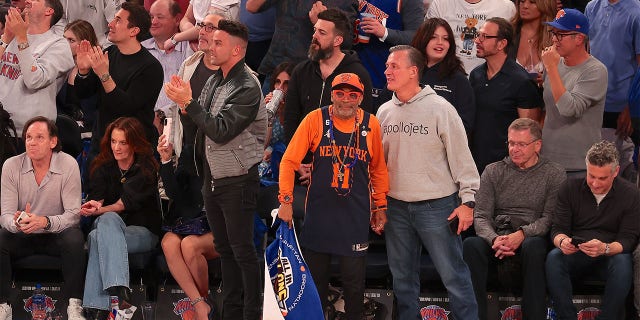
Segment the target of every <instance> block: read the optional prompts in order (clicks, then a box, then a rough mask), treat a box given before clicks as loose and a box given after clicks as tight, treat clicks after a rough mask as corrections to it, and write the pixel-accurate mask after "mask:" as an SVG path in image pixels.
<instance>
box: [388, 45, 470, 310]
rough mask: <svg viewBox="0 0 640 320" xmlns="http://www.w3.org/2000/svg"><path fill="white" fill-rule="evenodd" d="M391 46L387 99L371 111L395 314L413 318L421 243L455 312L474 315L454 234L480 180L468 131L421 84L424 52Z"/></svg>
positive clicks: (466, 219) (463, 223)
mask: <svg viewBox="0 0 640 320" xmlns="http://www.w3.org/2000/svg"><path fill="white" fill-rule="evenodd" d="M390 51H391V54H390V55H389V58H388V59H387V69H386V70H385V76H386V78H387V88H388V89H389V90H391V91H393V92H394V93H393V98H392V99H391V101H388V102H386V103H384V104H383V105H382V106H380V109H379V110H378V113H377V115H376V116H377V117H378V119H379V120H380V125H381V127H382V145H383V147H384V156H385V160H386V161H387V168H388V171H389V187H390V189H389V193H388V200H387V206H388V209H387V213H388V223H387V226H386V227H385V229H386V230H387V236H386V240H387V255H388V259H389V267H390V269H391V273H392V275H393V292H394V294H395V296H396V299H397V301H398V319H415V318H416V317H417V316H418V296H419V294H420V285H419V283H420V279H419V275H420V268H419V267H420V252H421V251H422V246H423V245H424V246H425V248H426V249H427V251H428V252H429V256H430V257H431V260H432V261H433V263H434V264H435V267H436V270H437V271H438V273H439V274H440V278H441V279H442V282H443V283H444V285H445V287H446V288H447V291H448V293H449V297H450V306H451V312H452V313H453V317H455V318H456V319H460V320H464V319H477V318H478V316H477V314H478V307H477V304H476V302H475V299H469V297H472V296H473V286H472V284H471V275H470V273H469V269H468V268H467V265H466V264H465V263H464V260H463V259H462V242H461V240H460V237H459V236H458V235H459V234H460V232H462V231H464V230H466V229H468V228H469V227H470V226H471V225H472V224H473V208H474V207H475V202H474V195H475V193H476V190H478V186H479V184H480V177H479V176H478V170H477V169H476V166H475V164H474V162H473V158H472V157H471V151H469V147H468V145H467V143H466V139H467V138H466V137H467V134H466V133H465V130H464V126H463V125H462V120H461V119H460V116H458V112H457V111H456V109H455V108H454V107H453V106H452V105H451V104H450V103H449V102H447V100H445V99H444V98H442V97H440V96H438V95H437V94H436V93H435V91H433V89H431V88H430V87H428V86H427V87H424V88H421V87H420V83H419V81H420V76H421V75H422V68H423V67H424V57H423V56H422V54H421V53H420V52H419V51H418V50H417V49H415V48H413V47H411V46H406V45H400V46H395V47H392V48H391V49H390ZM460 199H461V200H462V203H463V204H460ZM456 220H458V221H459V223H458V225H457V227H451V230H450V226H449V224H450V223H451V224H453V226H455V223H456ZM454 228H455V229H454Z"/></svg>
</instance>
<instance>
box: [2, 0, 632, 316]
mask: <svg viewBox="0 0 640 320" xmlns="http://www.w3.org/2000/svg"><path fill="white" fill-rule="evenodd" d="M0 2H2V3H1V4H0V36H1V37H0V56H1V59H0V160H2V163H4V165H3V166H2V180H0V182H1V198H0V210H1V215H0V224H1V226H2V229H0V320H4V319H11V315H12V310H11V307H10V306H9V304H8V302H10V301H9V298H10V296H9V290H8V288H9V282H10V280H11V275H12V264H11V262H12V261H13V260H15V259H17V258H19V257H22V256H25V255H30V254H36V253H44V254H49V255H54V256H60V257H61V258H62V269H63V276H64V280H65V285H64V286H63V290H62V293H63V296H64V297H63V298H64V305H65V306H66V307H67V308H66V310H67V315H68V318H69V319H104V318H105V317H106V316H107V313H108V312H107V310H108V309H109V308H110V303H109V296H118V297H119V301H120V305H119V307H120V308H123V309H126V308H128V307H129V306H130V302H131V297H130V289H129V285H130V284H129V268H128V262H127V253H137V252H145V251H150V250H153V249H154V248H156V247H161V248H162V250H163V251H164V253H165V256H166V258H167V264H168V267H169V270H170V272H171V274H172V275H173V277H174V278H175V279H176V281H177V283H178V284H179V285H180V286H181V287H182V289H183V290H184V291H185V294H186V295H187V296H188V298H189V299H190V301H191V306H192V307H193V308H194V310H195V314H196V319H199V320H202V319H207V317H208V316H209V314H210V313H211V312H212V307H211V305H210V304H209V302H208V301H207V300H206V298H205V297H206V296H207V292H208V285H209V279H208V276H207V275H206V274H207V273H206V268H207V260H210V259H214V258H219V259H220V261H221V266H222V280H223V283H224V285H225V291H224V292H225V294H224V298H223V305H224V308H223V309H224V318H225V319H259V317H260V306H261V302H260V299H261V295H260V292H261V290H262V285H261V284H262V281H260V270H259V258H258V257H257V252H259V250H258V251H256V248H255V246H254V243H253V230H254V227H253V223H254V215H255V214H256V211H258V210H257V209H258V208H257V206H258V199H259V195H260V193H261V189H260V179H261V178H262V179H263V181H264V180H269V181H270V182H269V183H267V184H266V185H271V184H272V183H275V182H276V181H277V180H278V178H280V179H281V181H280V182H281V184H280V188H279V192H278V195H275V194H270V197H272V198H274V199H273V202H272V203H274V202H276V200H275V199H276V198H277V201H278V202H280V204H281V207H280V210H281V211H282V212H281V218H283V219H284V220H285V221H287V222H290V221H291V220H292V217H296V216H298V217H300V216H305V217H306V218H307V219H304V222H305V224H303V227H302V228H301V229H302V233H301V236H300V239H301V245H302V248H303V253H304V254H305V256H306V257H308V260H309V266H310V271H311V273H312V274H315V276H316V277H317V278H318V280H319V286H318V291H319V292H320V293H321V295H320V297H321V299H324V300H323V301H325V300H326V295H327V292H326V289H327V288H326V286H327V282H328V275H329V272H328V269H327V268H328V261H330V257H331V255H338V256H340V257H341V259H342V260H341V264H342V271H341V273H342V275H343V279H342V281H343V283H344V285H345V290H347V291H348V292H347V295H348V297H347V300H348V301H347V310H346V318H347V319H360V317H361V313H362V312H363V310H362V308H361V306H360V305H359V304H360V302H361V301H360V299H359V298H357V297H358V296H360V295H361V293H362V291H363V288H364V281H365V277H364V274H363V273H364V267H363V266H364V263H365V262H364V261H365V260H364V256H365V255H366V252H367V248H368V243H367V237H368V232H369V230H368V228H369V227H371V229H372V231H373V232H376V233H378V234H381V233H382V232H383V231H384V232H385V233H386V246H387V248H388V263H389V267H390V270H391V274H392V277H393V289H394V294H395V296H396V299H397V315H398V319H410V318H414V317H416V316H417V315H418V307H417V298H418V294H419V292H420V289H421V288H420V281H419V277H418V273H419V272H418V270H419V269H418V266H419V263H420V254H421V252H422V250H423V247H424V248H425V249H426V251H427V252H428V253H429V255H430V256H431V258H432V261H433V262H434V264H435V267H436V270H437V272H438V273H439V275H440V277H441V279H442V282H443V284H444V285H445V288H446V289H447V291H448V294H449V297H450V303H451V309H452V313H453V316H454V317H455V318H456V319H467V318H468V319H478V318H479V319H487V318H488V317H487V312H486V309H487V301H486V288H487V281H490V279H491V272H492V271H493V270H496V266H497V270H498V271H497V272H498V274H499V275H500V276H503V275H504V276H505V277H507V273H509V272H511V271H513V270H511V268H510V267H512V266H514V265H517V266H519V269H517V270H516V274H517V275H519V276H516V277H511V275H508V277H511V278H509V279H517V280H516V281H517V282H522V289H523V291H522V293H523V312H524V314H525V318H531V319H539V318H541V317H542V316H544V314H543V312H544V311H543V309H545V308H546V305H545V304H544V299H545V297H546V296H547V292H548V293H549V296H550V297H551V298H552V299H553V301H554V307H555V308H556V312H557V314H558V316H559V318H561V319H565V318H571V317H572V315H573V314H575V308H574V307H573V306H572V304H571V300H570V298H571V295H572V290H571V285H570V280H569V278H570V277H569V275H571V274H573V273H580V274H584V273H590V274H591V275H593V276H595V277H599V278H601V279H602V280H604V281H605V282H606V287H605V290H604V294H605V299H604V300H603V304H602V308H601V309H602V310H601V312H602V315H604V316H607V317H610V318H612V319H618V318H619V315H620V310H621V308H622V305H621V303H620V301H623V300H624V297H626V295H627V293H628V292H629V291H630V289H631V288H632V287H633V288H634V291H635V297H636V300H635V306H636V308H638V310H640V249H638V250H636V246H637V244H638V237H639V236H640V225H639V222H640V219H638V218H639V217H638V215H639V214H640V212H638V210H640V194H639V192H638V188H637V187H636V186H635V185H634V184H635V183H636V182H637V178H638V177H637V170H636V168H637V166H636V165H635V164H634V160H633V156H634V151H635V150H637V146H636V145H634V143H633V141H632V140H631V139H630V136H632V134H633V133H634V130H640V128H635V127H633V125H632V121H631V120H632V119H631V115H632V114H634V110H635V109H634V108H639V107H640V106H634V105H632V104H631V103H630V102H629V95H630V89H631V88H633V87H632V85H631V82H632V79H633V77H634V75H635V74H636V71H637V70H638V66H639V65H640V2H638V1H637V0H591V1H589V2H588V3H587V1H577V0H576V1H561V0H515V1H510V0H423V1H420V0H407V1H401V0H325V1H314V0H190V1H187V0H182V1H178V0H144V1H142V0H138V1H133V0H132V1H125V0H105V1H100V2H99V5H98V4H94V3H88V2H89V1H85V0H73V1H69V0H13V1H8V0H7V1H6V3H4V2H5V1H4V0H0ZM631 93H633V92H631ZM60 117H71V118H72V119H73V120H75V121H76V123H77V124H78V127H79V128H80V131H82V132H84V134H83V135H82V136H77V137H75V136H71V137H69V135H68V134H67V132H59V131H58V127H61V125H62V123H61V122H60V123H58V126H57V125H56V121H62V120H56V119H60ZM354 121H355V124H354ZM371 125H374V126H375V128H371V127H370V126H371ZM334 126H335V127H334ZM354 137H355V138H354ZM70 139H72V140H73V141H70ZM80 139H84V140H85V142H86V149H85V150H84V152H83V153H82V154H73V155H71V156H72V157H70V156H69V155H67V154H66V153H64V152H62V151H61V147H64V145H65V144H72V143H75V140H80ZM361 140H362V141H361ZM607 141H609V142H607ZM290 143H291V145H290V147H289V148H287V145H288V144H290ZM352 143H353V144H352ZM505 143H506V145H505ZM73 157H77V159H76V161H78V162H83V161H84V162H86V163H88V165H86V167H87V168H88V170H82V166H76V165H75V162H76V161H74V159H73ZM283 157H284V158H283ZM383 158H384V161H382V160H383ZM281 159H283V165H282V167H281V168H280V166H279V164H280V161H281ZM380 161H382V163H380ZM79 169H80V170H79ZM279 169H282V170H279ZM267 172H268V173H267ZM278 174H279V175H280V176H278ZM267 175H269V176H267ZM265 183H266V182H265ZM265 183H263V185H265ZM158 185H160V188H158ZM159 189H160V190H159ZM294 196H295V197H294ZM161 197H163V198H164V200H165V201H166V202H167V203H168V206H165V207H166V208H167V210H168V211H167V212H165V213H164V214H163V213H162V206H161V204H162V201H161ZM294 198H295V199H294ZM294 201H295V202H294ZM302 202H304V204H301V203H302ZM296 203H297V204H298V205H296ZM269 209H271V208H269ZM294 211H296V212H294ZM297 211H300V212H297ZM327 211H330V212H331V214H328V213H327ZM81 218H82V219H85V220H86V221H89V224H88V225H89V230H84V234H83V230H81V229H80V220H81ZM346 226H348V227H346ZM356 226H357V227H356ZM472 226H474V227H475V230H474V228H472ZM329 235H331V236H329ZM327 237H328V238H330V239H331V241H327ZM85 242H86V248H88V253H87V250H86V249H85ZM24 248H28V249H24ZM634 250H635V251H637V252H635V254H632V253H634ZM105 261H108V262H109V263H108V266H107V265H106V264H105ZM513 261H517V262H516V263H513ZM85 270H86V272H85ZM585 270H589V271H590V272H586V271H585ZM612 270H613V271H612ZM521 275H524V277H522V276H521ZM633 278H635V280H636V282H635V283H634V282H633V281H632V279H633ZM323 295H324V296H323ZM470 299H471V301H473V302H475V303H470V302H469V301H470ZM545 310H546V309H545ZM638 314H639V316H640V311H639V312H638Z"/></svg>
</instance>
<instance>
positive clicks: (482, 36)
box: [473, 33, 500, 42]
mask: <svg viewBox="0 0 640 320" xmlns="http://www.w3.org/2000/svg"><path fill="white" fill-rule="evenodd" d="M473 38H474V39H478V40H480V42H484V41H485V40H487V39H496V38H500V36H489V35H487V34H486V33H476V36H475V37H473Z"/></svg>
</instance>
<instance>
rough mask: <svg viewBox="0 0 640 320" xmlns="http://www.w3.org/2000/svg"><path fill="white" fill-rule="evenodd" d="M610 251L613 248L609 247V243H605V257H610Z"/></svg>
mask: <svg viewBox="0 0 640 320" xmlns="http://www.w3.org/2000/svg"><path fill="white" fill-rule="evenodd" d="M610 251H611V247H610V246H609V244H608V243H605V244H604V255H605V256H608V255H609V252H610Z"/></svg>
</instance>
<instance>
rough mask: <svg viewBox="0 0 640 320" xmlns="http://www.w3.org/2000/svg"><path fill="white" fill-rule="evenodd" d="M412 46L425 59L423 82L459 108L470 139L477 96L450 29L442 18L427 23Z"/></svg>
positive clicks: (417, 33)
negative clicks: (459, 56)
mask: <svg viewBox="0 0 640 320" xmlns="http://www.w3.org/2000/svg"><path fill="white" fill-rule="evenodd" d="M411 45H412V46H413V47H414V48H416V49H418V50H419V51H420V52H421V53H422V55H423V56H424V57H425V68H424V72H423V73H422V78H421V81H420V82H421V83H422V84H425V85H429V86H430V87H431V88H432V89H433V90H434V91H435V92H436V93H437V94H438V95H439V96H442V97H443V98H445V99H447V101H449V103H451V104H452V105H453V106H454V107H455V108H456V110H457V111H458V114H459V115H460V118H462V123H463V124H464V128H465V130H466V131H467V135H468V134H469V132H471V130H472V129H473V121H474V118H475V113H476V103H475V96H474V93H473V89H472V88H471V84H470V83H469V79H468V78H467V75H466V73H465V72H464V66H463V65H462V62H461V61H460V58H458V56H456V42H455V38H454V35H453V30H451V26H449V23H447V21H446V20H444V19H441V18H430V19H427V20H425V21H424V22H423V23H422V25H421V26H420V28H418V31H416V34H415V36H414V37H413V40H412V41H411Z"/></svg>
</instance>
